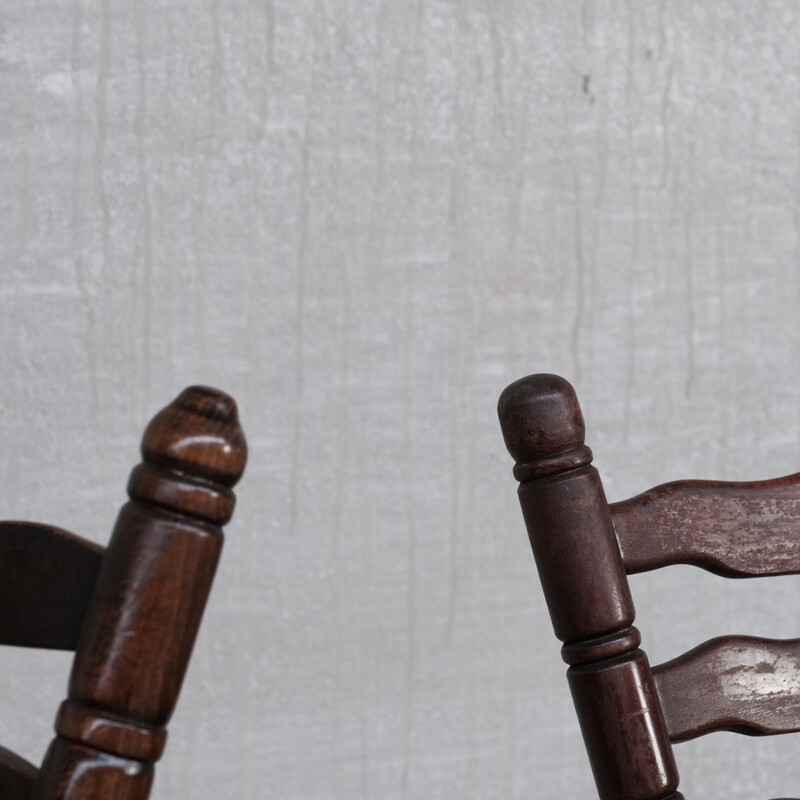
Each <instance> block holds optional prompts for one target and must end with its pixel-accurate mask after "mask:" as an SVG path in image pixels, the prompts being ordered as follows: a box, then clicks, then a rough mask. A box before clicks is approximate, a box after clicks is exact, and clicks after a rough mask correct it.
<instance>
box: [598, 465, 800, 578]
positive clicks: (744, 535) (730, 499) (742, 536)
mask: <svg viewBox="0 0 800 800" xmlns="http://www.w3.org/2000/svg"><path fill="white" fill-rule="evenodd" d="M611 515H612V518H613V520H614V528H615V530H616V532H617V538H618V540H619V545H620V550H621V551H622V558H623V561H624V563H625V569H626V571H627V572H628V573H636V572H644V571H647V570H651V569H657V568H659V567H664V566H667V565H668V564H694V565H696V566H698V567H702V568H703V569H707V570H708V571H710V572H714V573H716V574H718V575H725V576H728V577H734V578H744V577H757V576H765V575H789V574H795V573H798V572H800V473H797V474H794V475H788V476H787V477H785V478H777V479H775V480H768V481H759V482H752V483H722V482H714V481H676V482H674V483H667V484H664V485H662V486H657V487H656V488H655V489H651V490H650V491H647V492H644V493H643V494H640V495H637V496H636V497H634V498H631V499H630V500H625V501H623V502H620V503H614V504H612V506H611Z"/></svg>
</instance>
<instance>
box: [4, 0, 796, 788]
mask: <svg viewBox="0 0 800 800" xmlns="http://www.w3.org/2000/svg"><path fill="white" fill-rule="evenodd" d="M0 178H1V180H2V192H1V193H0V270H1V274H2V282H1V283H0V315H1V317H0V318H1V319H2V325H0V337H2V339H1V340H0V375H2V380H0V452H1V453H2V458H0V509H1V515H2V516H3V517H7V518H32V519H38V520H45V521H52V522H56V523H58V524H61V525H62V526H64V527H67V528H70V529H72V530H75V531H76V532H78V533H81V534H83V535H85V536H88V537H91V538H93V539H95V540H97V541H101V542H104V541H105V540H106V538H107V536H108V532H109V530H110V527H111V525H112V522H113V519H114V516H115V513H116V508H117V507H118V506H119V504H120V503H121V502H122V501H123V497H124V486H125V480H126V476H127V473H128V470H129V469H130V467H131V466H132V465H133V464H134V463H135V462H136V459H137V443H138V438H139V435H140V433H141V431H142V428H143V425H144V424H145V423H146V421H147V419H148V418H149V417H150V416H151V415H152V414H153V413H154V412H155V411H156V410H157V409H158V408H160V407H161V406H162V405H164V404H165V403H166V402H168V401H169V400H170V399H171V398H172V396H173V395H174V394H176V393H177V392H178V391H179V390H180V388H182V386H184V385H185V384H188V383H194V382H205V383H210V384H212V385H218V386H219V387H221V388H224V389H226V390H228V391H230V392H231V393H233V394H234V395H235V396H236V397H237V398H238V400H239V402H240V408H241V415H242V420H243V424H244V425H245V428H246V431H247V433H248V435H249V441H250V445H251V461H250V465H249V468H248V472H247V474H246V477H245V479H244V481H243V482H242V484H241V485H240V491H239V495H240V503H239V509H238V513H237V516H236V518H235V520H234V523H233V524H232V525H231V526H230V528H229V535H228V543H227V549H226V552H225V554H224V559H223V563H222V567H221V572H220V574H219V578H218V582H217V584H216V586H215V590H214V593H213V596H212V600H211V603H210V606H209V610H208V613H207V617H206V620H205V624H204V627H203V630H202V632H201V637H200V640H199V642H198V647H197V650H196V656H195V659H194V661H193V663H192V665H191V668H190V672H189V676H188V679H187V683H186V686H185V690H184V693H183V697H182V702H181V704H180V706H179V710H178V713H177V714H176V716H175V718H174V721H173V724H172V727H171V730H172V734H171V741H170V746H169V747H168V749H167V755H166V757H165V759H164V761H163V762H162V764H161V765H160V767H159V774H158V778H157V782H156V789H155V791H154V798H157V800H167V798H183V797H186V798H189V797H191V798H194V800H212V798H213V799H214V800H218V799H219V798H237V799H238V798H281V800H294V799H295V798H296V799H297V800H333V799H334V798H341V799H344V798H347V799H348V800H350V799H351V798H365V799H366V798H375V800H391V799H392V798H408V799H411V798H413V799H414V800H423V798H424V800H434V799H435V798H442V799H445V798H446V799H447V800H452V799H453V798H487V800H497V799H498V798H552V797H559V798H563V799H564V800H578V798H586V797H591V796H593V784H592V781H591V777H590V775H589V770H588V766H587V763H586V759H585V755H584V753H583V747H582V743H581V741H580V736H579V733H578V729H577V723H576V720H575V717H574V713H573V711H572V709H571V705H570V700H569V697H568V693H567V687H566V683H565V681H564V680H563V673H564V665H563V664H562V663H561V661H560V658H559V652H558V650H559V648H558V643H557V642H556V641H555V639H554V637H553V635H552V632H551V629H550V624H549V620H548V618H547V615H546V612H545V609H544V607H543V601H542V596H541V590H540V589H539V587H538V582H537V579H536V577H535V571H534V568H533V564H532V559H531V557H530V553H529V549H528V544H527V541H526V537H525V533H524V529H523V525H522V520H521V516H520V513H519V510H518V507H517V501H516V497H515V484H514V481H513V478H512V476H511V461H510V459H509V457H508V456H507V454H506V453H505V450H504V448H503V445H502V441H501V437H500V433H499V429H498V425H497V422H496V418H495V402H496V398H497V396H498V394H499V393H500V391H501V390H502V388H503V387H504V386H505V385H506V384H507V383H508V382H510V381H511V380H514V379H516V378H517V377H520V376H521V375H523V374H526V373H529V372H533V371H552V372H559V373H562V374H564V375H565V376H567V377H568V378H570V379H571V380H572V381H573V382H574V383H575V385H576V386H577V388H578V391H579V395H580V397H581V399H582V401H583V404H584V407H585V412H586V417H587V425H588V437H587V438H588V441H589V444H590V445H591V446H592V447H593V449H594V450H595V453H596V463H597V464H598V466H599V467H600V469H601V472H602V474H603V476H604V478H605V482H606V488H607V493H608V495H609V498H610V499H612V500H617V499H621V498H623V497H625V496H629V495H632V494H635V493H637V492H639V491H641V490H643V489H645V488H647V487H648V486H650V485H653V484H655V483H660V482H662V481H665V480H670V479H674V478H678V477H719V478H727V479H746V478H764V477H771V476H776V475H780V474H784V473H788V472H791V471H795V470H797V469H800V464H799V463H798V443H800V412H799V411H798V409H799V408H800V374H799V372H798V367H799V366H800V319H799V318H798V301H799V300H800V271H798V255H799V254H800V242H799V241H798V216H800V5H798V3H796V2H792V1H791V0H772V1H771V2H759V3H754V2H750V1H749V0H740V2H721V1H720V2H706V3H696V2H691V1H690V0H674V1H673V2H649V1H647V0H645V1H644V2H636V3H632V2H621V1H620V2H580V3H579V2H570V1H569V0H567V1H566V2H565V1H564V0H561V1H558V2H557V1H555V0H553V2H541V1H538V0H526V1H525V2H523V1H522V0H516V1H513V0H483V2H480V1H479V0H470V1H467V0H416V1H415V2H391V0H381V2H378V1H377V0H375V1H374V2H373V0H314V1H313V2H312V1H311V0H291V2H282V1H278V0H275V1H272V0H232V1H231V2H220V0H202V2H201V1H200V0H198V1H197V2H187V1H186V0H184V2H177V1H174V2H167V1H166V0H141V2H138V3H112V2H110V0H97V2H95V0H69V1H68V0H49V2H42V1H41V0H39V2H36V1H35V0H29V1H28V2H23V0H6V2H4V3H3V4H2V6H1V7H0ZM632 584H633V590H634V597H635V599H636V602H637V607H638V611H639V625H640V627H641V628H642V630H643V631H644V634H645V636H644V646H645V648H646V649H647V650H648V651H649V654H650V656H651V659H652V660H653V662H659V661H662V660H665V659H667V658H670V657H672V656H674V655H677V654H678V653H680V652H682V651H683V650H686V649H688V648H689V647H691V646H693V645H695V644H697V643H698V642H699V641H701V640H702V639H705V638H708V637H710V636H713V635H718V634H722V633H729V632H741V633H752V634H761V635H766V636H779V637H792V636H798V635H800V632H799V631H798V626H799V625H800V594H799V593H798V579H797V578H785V579H779V580H774V581H767V582H758V581H756V582H746V581H745V582H730V581H723V580H722V579H719V578H716V577H713V576H709V575H707V574H705V573H702V572H699V571H694V570H692V569H690V568H671V569H668V570H664V571H662V572H661V573H659V574H657V575H656V576H650V577H646V578H639V577H637V578H634V579H633V580H632ZM68 668H69V658H68V656H66V655H64V654H49V653H37V652H28V651H21V652H15V651H9V650H4V651H2V653H0V670H2V676H3V677H2V681H0V708H2V713H0V741H2V742H3V743H4V744H7V745H9V746H13V747H15V748H16V749H18V750H19V751H20V752H21V753H22V754H23V755H25V756H27V757H28V758H31V759H35V760H38V759H39V758H40V757H41V755H42V752H43V749H44V747H45V745H46V743H47V741H48V740H49V737H50V730H51V722H52V717H53V714H54V712H55V709H56V707H57V704H58V702H59V701H60V699H61V698H62V696H63V693H64V690H65V682H66V675H67V672H68ZM797 748H798V745H797V741H796V739H795V740H794V741H793V737H782V738H779V739H771V740H770V739H762V740H752V739H746V738H744V737H735V736H734V735H732V734H717V735H715V736H711V737H707V738H705V739H702V740H699V741H697V742H694V743H689V744H684V745H680V746H678V748H677V756H678V761H679V766H680V767H681V772H682V775H683V782H682V788H683V790H684V792H685V793H686V795H687V798H688V799H689V800H696V798H701V797H723V796H724V797H729V798H731V799H732V800H739V799H742V800H743V799H744V798H748V800H752V799H753V798H757V797H764V798H766V797H777V796H786V795H790V794H796V793H797V792H798V791H799V790H800V759H798V757H797V753H798V750H797Z"/></svg>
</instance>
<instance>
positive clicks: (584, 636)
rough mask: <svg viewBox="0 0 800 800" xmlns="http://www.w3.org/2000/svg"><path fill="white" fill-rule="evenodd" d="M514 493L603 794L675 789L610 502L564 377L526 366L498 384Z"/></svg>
mask: <svg viewBox="0 0 800 800" xmlns="http://www.w3.org/2000/svg"><path fill="white" fill-rule="evenodd" d="M498 414H499V417H500V424H501V427H502V430H503V436H504V439H505V443H506V447H507V448H508V451H509V452H510V453H511V455H512V456H513V458H514V460H515V461H516V466H515V467H514V475H515V477H516V478H517V480H519V481H520V486H519V500H520V504H521V506H522V513H523V517H524V519H525V524H526V527H527V529H528V535H529V538H530V542H531V547H532V549H533V555H534V558H535V560H536V565H537V569H538V571H539V576H540V578H541V582H542V587H543V589H544V594H545V599H546V601H547V606H548V609H549V611H550V617H551V620H552V623H553V628H554V631H555V634H556V636H557V637H558V638H559V639H560V640H561V641H562V642H564V646H563V647H562V651H561V653H562V657H563V659H564V661H565V662H566V663H567V664H569V665H570V666H569V669H568V670H567V678H568V681H569V686H570V690H571V692H572V697H573V701H574V703H575V708H576V711H577V714H578V719H579V721H580V726H581V731H582V733H583V738H584V742H585V744H586V749H587V752H588V754H589V760H590V762H591V767H592V771H593V773H594V778H595V782H596V784H597V790H598V793H599V796H600V797H601V798H602V800H666V799H667V798H669V800H678V798H681V795H680V794H679V793H678V792H677V788H678V771H677V767H676V765H675V759H674V757H673V753H672V746H671V744H670V741H669V737H668V733H667V729H666V725H665V723H664V717H663V713H662V710H661V706H660V703H659V700H658V695H657V693H656V689H655V685H654V682H653V674H652V671H651V669H650V665H649V663H648V660H647V656H646V655H645V653H644V652H643V651H642V650H641V649H639V644H640V641H641V639H640V636H639V632H638V631H637V630H636V628H634V627H633V621H634V616H635V612H634V607H633V601H632V600H631V595H630V591H629V589H628V580H627V576H626V574H625V569H624V566H623V563H622V556H621V554H620V550H619V545H618V543H617V539H616V536H615V533H614V526H613V522H612V519H611V514H610V511H609V507H608V503H607V502H606V498H605V494H604V492H603V486H602V483H601V481H600V476H599V473H598V472H597V470H596V469H595V468H594V467H593V466H591V460H592V453H591V451H590V450H589V448H588V447H586V445H585V444H584V422H583V415H582V414H581V409H580V406H579V404H578V400H577V397H576V395H575V391H574V389H573V388H572V386H571V385H570V384H569V383H568V382H567V381H565V380H564V379H563V378H560V377H558V376H555V375H545V374H541V375H532V376H529V377H527V378H522V379H521V380H519V381H516V382H515V383H513V384H511V385H510V386H509V387H508V388H507V389H506V390H505V391H504V392H503V394H502V395H501V397H500V401H499V404H498Z"/></svg>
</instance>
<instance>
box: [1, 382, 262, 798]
mask: <svg viewBox="0 0 800 800" xmlns="http://www.w3.org/2000/svg"><path fill="white" fill-rule="evenodd" d="M246 458H247V446H246V444H245V440H244V435H243V434H242V430H241V428H240V427H239V420H238V414H237V409H236V404H235V403H234V401H233V400H232V399H231V398H230V397H228V396H227V395H225V394H222V393H221V392H218V391H216V390H213V389H208V388H205V387H198V386H195V387H191V388H189V389H187V390H186V391H184V392H183V393H182V394H181V395H180V396H179V397H178V398H177V399H176V400H175V401H174V402H173V403H172V404H171V405H169V406H167V408H165V409H164V410H163V411H161V412H160V413H159V414H158V415H157V416H156V417H155V418H154V419H153V421H152V422H151V423H150V425H149V426H148V428H147V430H146V431H145V434H144V438H143V441H142V459H143V462H142V464H140V465H139V466H138V467H136V468H135V469H134V470H133V472H132V473H131V478H130V481H129V484H128V494H129V496H130V502H128V503H127V504H126V505H124V506H123V507H122V509H121V510H120V513H119V516H118V518H117V523H116V526H115V528H114V532H113V534H112V537H111V541H110V543H109V545H108V547H107V548H106V549H105V551H104V550H103V549H102V548H99V547H97V546H96V545H91V544H89V543H87V542H83V541H82V540H80V539H78V538H77V537H75V536H72V535H71V534H68V533H66V532H64V531H60V530H58V529H56V528H51V527H49V526H36V525H30V524H24V523H5V524H4V525H0V556H5V558H4V559H3V563H2V567H0V577H3V578H8V577H9V576H10V580H11V584H10V586H9V585H8V584H7V585H6V586H3V585H2V583H0V592H4V591H5V592H6V593H5V594H0V598H2V599H3V601H4V603H5V605H3V606H2V608H3V611H4V613H3V615H2V617H0V639H2V640H4V641H6V642H11V643H14V644H27V645H32V646H39V647H68V646H69V647H73V648H74V649H75V650H76V655H75V661H74V663H73V668H72V674H71V678H70V683H69V696H68V698H67V699H66V700H65V701H64V703H62V705H61V708H60V710H59V712H58V716H57V718H56V725H55V727H56V734H57V735H56V738H55V739H54V740H53V742H52V744H51V745H50V748H49V749H48V752H47V754H46V756H45V759H44V763H43V765H42V768H41V770H39V771H38V772H37V771H36V770H35V769H34V768H33V767H32V766H31V765H29V764H27V762H24V761H23V760H22V759H18V758H17V757H15V756H13V755H12V754H10V753H8V752H7V751H0V798H2V800H6V798H8V800H112V799H113V800H146V798H147V797H148V795H149V793H150V787H151V785H152V782H153V772H154V766H153V765H154V763H155V762H156V761H158V759H159V758H160V757H161V754H162V752H163V750H164V745H165V742H166V736H167V732H166V725H167V722H168V721H169V719H170V716H171V715H172V712H173V709H174V708H175V704H176V702H177V699H178V695H179V693H180V689H181V685H182V682H183V678H184V675H185V672H186V668H187V665H188V662H189V657H190V655H191V652H192V647H193V645H194V641H195V637H196V635H197V630H198V627H199V625H200V620H201V617H202V615H203V610H204V608H205V605H206V600H207V598H208V594H209V591H210V588H211V583H212V580H213V577H214V572H215V570H216V566H217V561H218V559H219V555H220V551H221V548H222V542H223V535H222V530H221V527H220V526H222V525H224V524H225V523H226V522H228V520H229V519H230V517H231V514H232V513H233V508H234V504H235V497H234V494H233V491H232V487H233V486H234V484H235V483H236V482H237V481H238V480H239V478H240V477H241V474H242V471H243V470H244V466H245V462H246ZM49 584H50V585H49ZM71 592H74V593H75V595H76V596H75V597H72V596H68V595H70V593H71ZM20 598H21V599H20ZM55 601H59V602H62V601H63V604H64V605H65V607H64V608H55V609H51V608H50V607H49V606H48V605H46V603H52V602H55ZM7 609H11V610H12V612H13V613H12V614H8V613H6V610H7ZM10 616H11V617H13V618H12V619H9V617H10ZM78 630H80V634H79V635H78Z"/></svg>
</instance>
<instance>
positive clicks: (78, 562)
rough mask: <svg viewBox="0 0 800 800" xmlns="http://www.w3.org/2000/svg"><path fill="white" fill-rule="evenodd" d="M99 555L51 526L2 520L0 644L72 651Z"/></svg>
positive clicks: (95, 547)
mask: <svg viewBox="0 0 800 800" xmlns="http://www.w3.org/2000/svg"><path fill="white" fill-rule="evenodd" d="M102 556H103V548H102V547H100V546H99V545H96V544H93V543H92V542H87V541H86V540H84V539H81V538H80V537H78V536H75V535H74V534H72V533H69V532H68V531H65V530H61V529H60V528H56V527H54V526H53V525H42V524H37V523H33V522H0V644H4V645H17V646H20V647H43V648H49V649H54V650H74V649H75V646H76V644H77V642H78V635H79V634H80V630H81V624H82V623H83V618H84V615H85V613H86V609H87V607H88V605H89V598H90V597H91V594H92V590H93V589H94V585H95V580H96V579H97V573H98V570H99V569H100V563H101V561H102Z"/></svg>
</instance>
